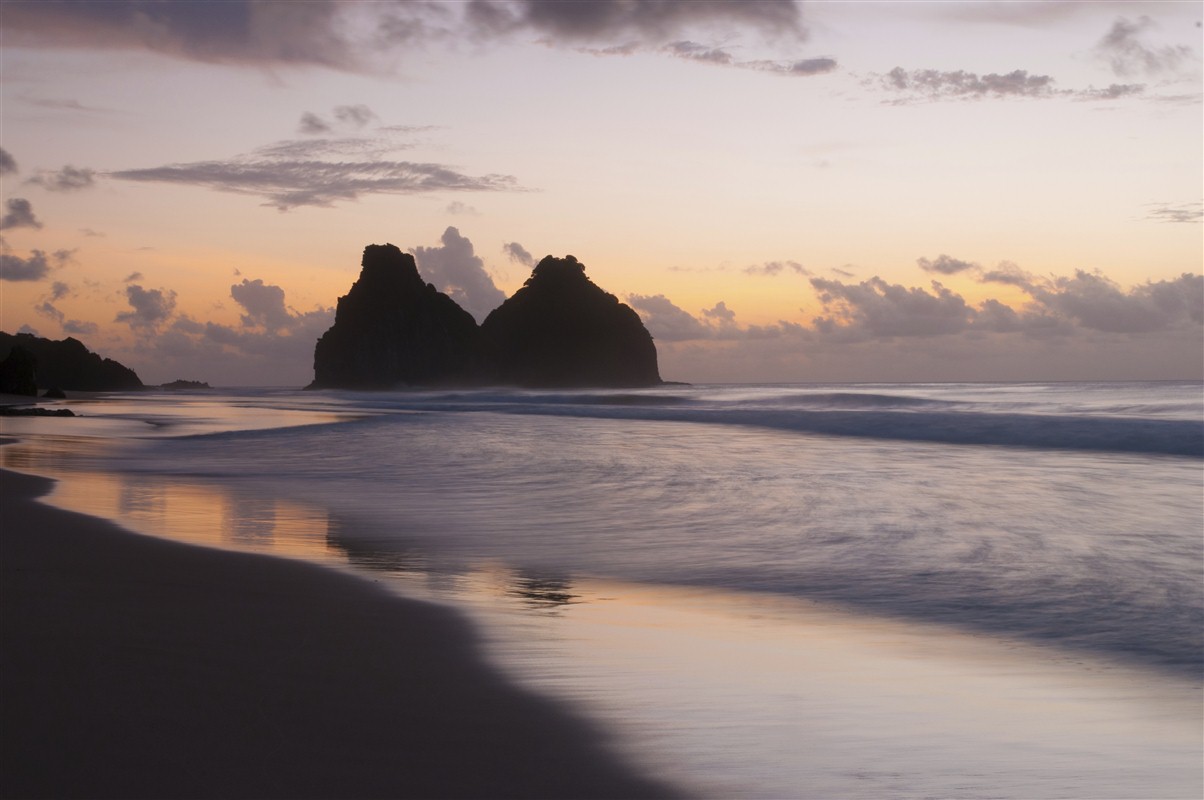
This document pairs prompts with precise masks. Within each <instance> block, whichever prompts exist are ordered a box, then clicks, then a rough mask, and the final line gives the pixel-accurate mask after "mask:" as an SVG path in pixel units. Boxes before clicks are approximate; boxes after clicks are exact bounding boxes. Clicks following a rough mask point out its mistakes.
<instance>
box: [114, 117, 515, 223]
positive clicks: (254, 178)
mask: <svg viewBox="0 0 1204 800" xmlns="http://www.w3.org/2000/svg"><path fill="white" fill-rule="evenodd" d="M396 130H397V129H393V128H390V129H387V130H386V131H385V133H384V134H383V135H376V134H375V132H374V134H373V135H367V136H359V137H356V136H351V137H341V138H322V139H300V140H285V141H282V142H275V143H273V144H270V145H266V146H264V147H261V148H259V149H257V150H254V151H252V152H251V153H249V154H247V155H242V156H236V157H234V158H230V159H226V160H216V161H194V162H190V163H185V164H168V165H164V166H161V167H149V168H142V169H127V170H118V171H115V172H110V173H108V177H111V178H116V179H119V180H128V181H140V182H153V183H174V184H180V185H190V186H199V187H203V188H207V189H213V190H216V191H224V192H233V193H236V194H246V195H254V196H258V197H262V198H264V199H265V200H266V203H265V204H266V205H269V206H273V207H275V208H277V209H279V210H281V211H287V210H289V209H291V208H296V207H299V206H331V205H334V204H335V203H336V202H338V201H341V200H356V199H358V198H359V197H361V196H363V195H369V194H419V193H426V192H498V191H520V190H521V187H520V186H519V185H518V180H517V178H515V177H514V176H513V175H500V174H490V175H480V176H474V175H467V174H464V173H462V172H459V171H458V170H456V169H455V168H453V167H450V166H446V165H443V164H432V163H426V162H416V161H396V160H389V159H387V158H385V157H384V156H385V155H386V154H387V153H389V152H392V151H396V150H399V149H404V148H406V147H408V146H409V144H408V143H405V142H401V141H398V139H397V137H396V135H395V131H396ZM400 130H413V129H411V128H402V129H400ZM339 157H347V158H348V160H331V159H335V158H339Z"/></svg>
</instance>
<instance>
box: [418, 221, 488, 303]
mask: <svg viewBox="0 0 1204 800" xmlns="http://www.w3.org/2000/svg"><path fill="white" fill-rule="evenodd" d="M442 242H443V244H442V246H440V247H417V248H415V249H414V258H415V259H416V260H417V262H418V270H419V272H421V273H422V276H423V278H425V279H426V280H427V281H428V282H430V283H433V284H434V285H435V288H437V289H438V290H439V291H441V292H444V293H446V294H447V295H448V296H449V297H451V299H453V300H455V301H456V302H457V303H459V304H460V307H461V308H463V309H464V310H465V311H468V312H469V313H470V314H472V315H473V316H474V317H475V318H476V320H477V322H481V321H482V320H484V319H485V317H486V316H487V315H488V314H489V312H490V311H492V310H493V309H495V308H497V307H498V306H499V305H501V304H502V301H503V300H505V299H506V295H505V294H504V293H503V292H502V291H501V290H500V289H498V288H497V286H495V285H494V284H493V278H491V277H490V276H489V273H488V272H487V271H486V270H485V262H484V261H482V260H481V258H480V257H479V256H477V254H476V253H475V252H474V251H473V246H472V242H471V241H469V240H468V239H467V238H465V237H464V236H461V235H460V231H458V230H456V229H455V228H452V227H449V228H448V229H447V230H445V231H444V232H443V237H442Z"/></svg>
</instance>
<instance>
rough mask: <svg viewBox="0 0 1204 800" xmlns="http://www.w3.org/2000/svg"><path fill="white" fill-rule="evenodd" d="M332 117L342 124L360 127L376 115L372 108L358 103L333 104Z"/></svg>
mask: <svg viewBox="0 0 1204 800" xmlns="http://www.w3.org/2000/svg"><path fill="white" fill-rule="evenodd" d="M334 118H335V119H337V120H338V121H339V122H341V123H343V124H344V125H350V126H351V127H353V128H362V127H364V126H365V125H367V124H368V123H369V122H371V121H372V120H374V119H376V118H377V117H376V113H375V112H373V111H372V109H370V108H368V107H367V106H366V105H363V104H358V105H354V106H335V109H334Z"/></svg>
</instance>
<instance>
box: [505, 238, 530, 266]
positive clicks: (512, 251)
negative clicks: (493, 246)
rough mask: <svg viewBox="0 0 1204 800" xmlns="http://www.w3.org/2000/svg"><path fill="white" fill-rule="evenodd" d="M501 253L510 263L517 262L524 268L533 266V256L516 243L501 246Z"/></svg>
mask: <svg viewBox="0 0 1204 800" xmlns="http://www.w3.org/2000/svg"><path fill="white" fill-rule="evenodd" d="M502 251H503V252H505V254H506V255H507V256H509V257H510V260H511V261H517V262H518V263H519V264H522V265H523V266H524V267H534V266H535V256H533V255H531V254H530V253H529V252H528V251H527V248H525V247H523V246H522V245H521V244H519V243H518V242H507V243H506V244H504V245H502Z"/></svg>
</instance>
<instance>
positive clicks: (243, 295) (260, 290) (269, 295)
mask: <svg viewBox="0 0 1204 800" xmlns="http://www.w3.org/2000/svg"><path fill="white" fill-rule="evenodd" d="M230 296H231V297H232V298H234V301H235V302H236V303H238V304H239V305H240V306H242V307H243V310H244V311H245V312H246V313H245V314H243V317H242V324H243V325H244V326H246V327H256V326H259V327H263V328H265V329H266V330H268V331H278V330H280V329H281V328H287V327H288V326H289V324H290V322H291V321H292V315H290V314H289V312H288V309H287V308H285V307H284V290H283V289H281V288H280V287H279V286H274V285H272V284H265V283H264V282H263V281H262V280H261V279H258V278H256V279H255V280H253V281H250V280H247V279H246V278H244V279H243V281H242V283H236V284H234V285H233V286H231V287H230Z"/></svg>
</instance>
